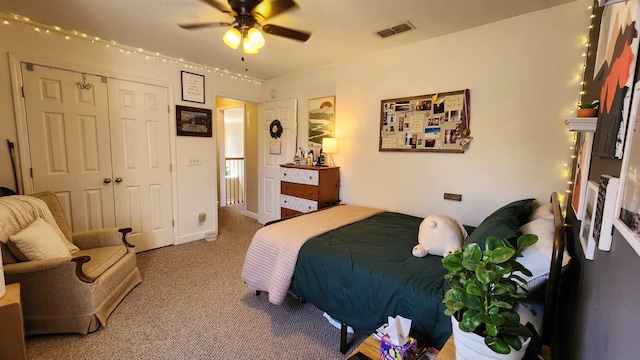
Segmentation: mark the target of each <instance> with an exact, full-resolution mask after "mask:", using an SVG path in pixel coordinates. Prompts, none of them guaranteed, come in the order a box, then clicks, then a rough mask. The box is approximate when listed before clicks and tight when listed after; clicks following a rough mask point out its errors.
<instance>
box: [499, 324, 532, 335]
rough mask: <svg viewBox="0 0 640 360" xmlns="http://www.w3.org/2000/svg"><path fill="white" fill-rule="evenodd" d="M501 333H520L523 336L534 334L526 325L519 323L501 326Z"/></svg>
mask: <svg viewBox="0 0 640 360" xmlns="http://www.w3.org/2000/svg"><path fill="white" fill-rule="evenodd" d="M500 333H502V334H506V335H518V336H522V337H523V338H530V337H531V336H532V335H533V334H532V333H531V330H529V329H528V328H527V327H526V326H524V325H521V324H518V326H501V327H500Z"/></svg>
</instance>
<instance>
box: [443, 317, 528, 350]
mask: <svg viewBox="0 0 640 360" xmlns="http://www.w3.org/2000/svg"><path fill="white" fill-rule="evenodd" d="M451 327H452V328H453V341H454V343H455V345H456V359H457V360H521V359H522V358H523V357H524V354H525V352H527V348H528V347H529V343H530V342H531V338H528V339H527V340H526V341H525V342H524V343H523V344H522V349H520V351H515V350H513V349H511V352H510V353H509V354H498V353H496V352H494V351H493V350H491V349H490V348H489V347H488V346H487V345H485V343H484V338H483V337H482V336H480V335H476V334H474V333H468V332H464V331H462V330H460V328H459V327H458V320H456V318H455V317H453V316H452V317H451Z"/></svg>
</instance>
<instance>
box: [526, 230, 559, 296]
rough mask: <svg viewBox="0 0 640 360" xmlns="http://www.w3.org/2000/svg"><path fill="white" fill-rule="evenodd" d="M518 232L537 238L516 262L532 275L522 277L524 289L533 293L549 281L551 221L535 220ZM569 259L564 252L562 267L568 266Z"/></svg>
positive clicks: (551, 240)
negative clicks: (525, 283)
mask: <svg viewBox="0 0 640 360" xmlns="http://www.w3.org/2000/svg"><path fill="white" fill-rule="evenodd" d="M520 230H521V231H522V233H523V234H535V235H537V236H538V242H536V243H535V244H533V245H531V246H529V247H527V248H525V249H524V250H522V255H523V257H521V258H519V259H518V262H519V263H521V264H522V265H524V267H526V268H527V269H529V270H530V271H531V273H532V276H525V275H522V277H523V278H524V279H525V280H527V281H528V284H527V285H526V286H524V288H525V289H526V290H527V291H529V292H533V291H535V290H537V289H538V288H540V287H541V286H542V285H543V284H545V283H546V282H547V280H548V279H549V270H550V268H551V258H552V256H553V232H554V224H553V220H549V219H544V218H540V219H536V220H533V221H531V222H528V223H526V224H524V225H523V226H522V227H521V228H520ZM570 261H571V257H570V256H569V253H568V252H567V250H566V249H565V250H564V254H563V256H562V267H565V266H567V265H569V262H570Z"/></svg>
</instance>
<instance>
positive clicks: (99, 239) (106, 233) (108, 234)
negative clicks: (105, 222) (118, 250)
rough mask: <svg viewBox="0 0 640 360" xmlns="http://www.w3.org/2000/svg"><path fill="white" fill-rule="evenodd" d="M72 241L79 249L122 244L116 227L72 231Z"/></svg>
mask: <svg viewBox="0 0 640 360" xmlns="http://www.w3.org/2000/svg"><path fill="white" fill-rule="evenodd" d="M71 236H72V237H73V243H74V244H75V245H76V246H77V247H79V248H80V249H81V250H86V249H93V248H97V247H104V246H116V245H120V244H122V240H121V239H120V238H121V236H122V235H120V233H118V230H117V229H116V228H108V229H96V230H87V231H80V232H77V233H73V234H72V235H71Z"/></svg>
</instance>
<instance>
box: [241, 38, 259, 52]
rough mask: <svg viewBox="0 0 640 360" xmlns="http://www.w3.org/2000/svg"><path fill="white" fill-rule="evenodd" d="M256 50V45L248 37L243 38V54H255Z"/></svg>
mask: <svg viewBox="0 0 640 360" xmlns="http://www.w3.org/2000/svg"><path fill="white" fill-rule="evenodd" d="M258 50H260V49H259V48H258V47H256V45H255V44H253V43H252V42H251V41H249V37H245V38H244V42H243V51H244V53H245V54H257V53H258Z"/></svg>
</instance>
